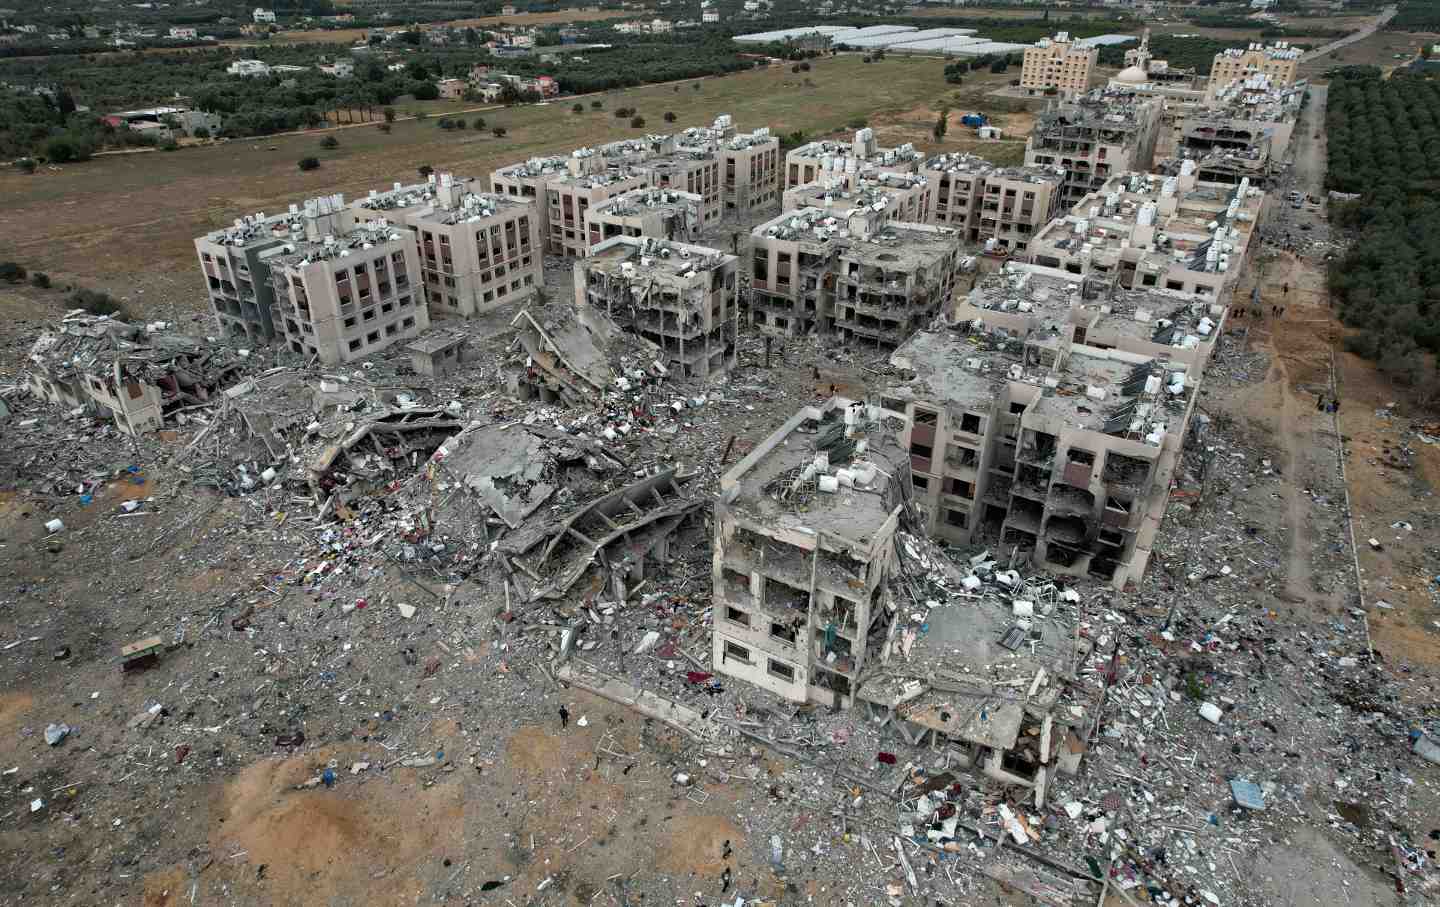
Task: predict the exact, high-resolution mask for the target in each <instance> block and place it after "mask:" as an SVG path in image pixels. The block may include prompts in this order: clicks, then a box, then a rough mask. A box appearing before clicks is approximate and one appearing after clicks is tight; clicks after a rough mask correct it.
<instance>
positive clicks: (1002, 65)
mask: <svg viewBox="0 0 1440 907" xmlns="http://www.w3.org/2000/svg"><path fill="white" fill-rule="evenodd" d="M1009 68H1010V61H1009V60H1007V59H1005V58H1004V57H1000V58H999V59H997V60H996V61H995V62H994V63H991V64H990V71H991V72H1005V71H1006V70H1007V69H1009Z"/></svg>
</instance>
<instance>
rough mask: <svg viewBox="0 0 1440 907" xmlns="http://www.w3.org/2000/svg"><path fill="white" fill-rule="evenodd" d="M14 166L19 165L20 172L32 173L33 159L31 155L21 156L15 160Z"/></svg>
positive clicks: (33, 170)
mask: <svg viewBox="0 0 1440 907" xmlns="http://www.w3.org/2000/svg"><path fill="white" fill-rule="evenodd" d="M15 166H16V167H19V168H20V172H22V173H34V172H35V159H34V158H33V157H22V158H21V159H20V160H18V161H16V162H15Z"/></svg>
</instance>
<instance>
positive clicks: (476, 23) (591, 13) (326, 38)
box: [222, 9, 645, 44]
mask: <svg viewBox="0 0 1440 907" xmlns="http://www.w3.org/2000/svg"><path fill="white" fill-rule="evenodd" d="M644 15H645V11H644V10H639V11H636V10H619V9H610V10H603V9H602V10H583V9H562V10H557V11H556V12H553V13H516V14H515V15H513V16H486V17H482V18H479V19H455V20H453V21H451V22H444V23H436V24H441V25H453V26H455V27H457V28H466V27H474V28H484V27H486V26H492V25H500V24H502V23H503V24H506V25H556V24H559V23H562V22H595V21H599V20H601V19H623V18H637V17H641V16H644ZM368 33H369V29H365V28H337V29H333V30H331V29H324V28H316V29H310V30H307V31H286V32H280V33H279V34H277V35H273V36H271V38H270V43H272V44H333V43H337V42H339V43H343V44H352V43H354V42H355V41H357V40H360V39H363V38H364V37H365V35H366V34H368ZM247 42H248V43H250V44H253V43H254V39H253V38H237V39H235V40H234V41H225V42H222V43H225V44H244V43H247Z"/></svg>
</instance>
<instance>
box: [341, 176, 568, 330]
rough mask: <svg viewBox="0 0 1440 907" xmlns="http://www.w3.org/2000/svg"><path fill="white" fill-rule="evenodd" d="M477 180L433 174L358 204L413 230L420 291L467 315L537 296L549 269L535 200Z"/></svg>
mask: <svg viewBox="0 0 1440 907" xmlns="http://www.w3.org/2000/svg"><path fill="white" fill-rule="evenodd" d="M475 184H476V181H475V180H473V179H461V178H458V177H455V176H454V175H452V174H449V173H438V174H432V175H431V176H430V178H429V180H428V181H427V182H425V183H420V184H418V185H413V186H400V185H396V186H395V187H394V188H393V189H391V190H389V191H386V192H376V191H372V192H371V193H370V195H369V197H368V198H365V199H362V200H361V201H359V202H356V203H355V206H354V207H355V208H356V209H357V210H359V211H361V212H368V213H369V214H370V215H371V216H373V215H375V214H381V215H383V216H384V217H385V218H386V219H387V220H389V221H391V222H395V223H398V224H402V225H404V226H406V227H408V228H409V229H410V230H411V231H412V232H413V235H414V241H415V244H416V251H417V253H418V258H419V261H420V268H421V270H420V279H421V284H422V287H421V293H422V297H423V298H424V299H425V300H426V301H428V302H429V304H430V305H431V306H432V307H433V311H435V312H445V313H448V314H451V315H458V316H461V317H465V318H469V317H474V316H476V315H480V314H483V313H485V312H488V311H491V310H493V309H496V308H498V307H500V306H503V305H506V304H508V303H511V302H518V301H520V300H523V299H527V298H529V297H531V296H533V295H534V294H535V293H536V291H538V290H539V289H540V287H541V285H542V284H543V283H544V274H545V269H544V255H543V251H542V250H543V246H542V244H541V234H540V223H539V220H540V219H539V217H538V216H537V209H536V206H535V204H534V202H533V201H530V200H522V199H521V198H518V197H514V196H510V195H497V194H494V193H489V192H477V191H475V190H474V188H472V187H474V186H475ZM362 216H363V215H362Z"/></svg>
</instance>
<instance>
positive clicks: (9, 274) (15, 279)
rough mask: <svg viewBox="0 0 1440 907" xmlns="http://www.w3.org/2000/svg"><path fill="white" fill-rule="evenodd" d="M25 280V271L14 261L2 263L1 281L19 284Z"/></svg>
mask: <svg viewBox="0 0 1440 907" xmlns="http://www.w3.org/2000/svg"><path fill="white" fill-rule="evenodd" d="M24 279H25V269H24V268H23V267H21V266H20V265H18V264H16V263H15V262H13V261H0V280H3V281H5V282H6V283H19V282H20V281H22V280H24Z"/></svg>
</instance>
